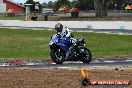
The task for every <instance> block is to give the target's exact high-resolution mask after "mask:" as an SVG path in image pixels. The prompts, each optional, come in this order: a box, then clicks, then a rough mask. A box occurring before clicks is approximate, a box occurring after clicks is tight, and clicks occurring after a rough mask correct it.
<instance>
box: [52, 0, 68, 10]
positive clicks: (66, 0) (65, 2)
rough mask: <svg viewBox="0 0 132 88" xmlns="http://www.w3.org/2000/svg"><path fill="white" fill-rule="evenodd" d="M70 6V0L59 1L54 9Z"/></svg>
mask: <svg viewBox="0 0 132 88" xmlns="http://www.w3.org/2000/svg"><path fill="white" fill-rule="evenodd" d="M69 4H70V1H69V0H57V1H55V3H54V8H55V9H57V10H58V9H59V8H60V7H62V6H64V5H69Z"/></svg>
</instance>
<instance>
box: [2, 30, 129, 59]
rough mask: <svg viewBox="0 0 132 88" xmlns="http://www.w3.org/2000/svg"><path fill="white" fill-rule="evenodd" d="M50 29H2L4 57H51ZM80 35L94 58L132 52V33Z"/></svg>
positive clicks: (75, 34) (86, 33) (77, 33)
mask: <svg viewBox="0 0 132 88" xmlns="http://www.w3.org/2000/svg"><path fill="white" fill-rule="evenodd" d="M53 34H55V32H54V31H48V30H26V29H0V59H1V60H3V59H4V60H5V59H6V60H8V59H44V58H50V55H49V52H50V50H49V46H48V43H49V41H50V37H51V36H52V35H53ZM73 35H74V36H75V37H77V38H79V37H84V38H85V40H86V42H87V43H86V47H87V48H89V49H90V50H91V51H92V54H93V57H107V56H108V57H109V56H122V55H132V35H112V34H103V33H102V34H98V33H88V32H84V33H83V32H74V33H73Z"/></svg>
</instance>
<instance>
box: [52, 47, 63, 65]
mask: <svg viewBox="0 0 132 88" xmlns="http://www.w3.org/2000/svg"><path fill="white" fill-rule="evenodd" d="M50 56H51V59H52V60H53V61H54V62H55V63H56V64H62V63H63V62H64V61H65V54H64V52H63V51H62V50H61V49H51V52H50Z"/></svg>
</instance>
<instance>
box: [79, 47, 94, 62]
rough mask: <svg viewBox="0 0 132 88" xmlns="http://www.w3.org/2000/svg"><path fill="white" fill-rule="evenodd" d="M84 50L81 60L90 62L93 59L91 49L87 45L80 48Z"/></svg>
mask: <svg viewBox="0 0 132 88" xmlns="http://www.w3.org/2000/svg"><path fill="white" fill-rule="evenodd" d="M81 49H82V50H83V53H82V58H81V61H82V62H83V63H89V62H91V60H92V54H91V51H90V50H89V49H87V48H85V47H81V48H80V50H81Z"/></svg>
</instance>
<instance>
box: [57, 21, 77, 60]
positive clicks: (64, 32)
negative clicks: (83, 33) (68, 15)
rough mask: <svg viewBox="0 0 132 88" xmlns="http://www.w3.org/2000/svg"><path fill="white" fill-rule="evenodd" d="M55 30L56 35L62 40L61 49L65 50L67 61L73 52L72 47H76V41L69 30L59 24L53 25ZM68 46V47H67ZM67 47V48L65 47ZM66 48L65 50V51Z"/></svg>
mask: <svg viewBox="0 0 132 88" xmlns="http://www.w3.org/2000/svg"><path fill="white" fill-rule="evenodd" d="M55 30H56V32H57V35H58V36H59V37H60V38H62V44H61V47H62V48H63V49H64V50H66V58H65V59H68V58H69V57H70V56H71V55H72V52H73V49H74V47H75V46H76V39H75V38H74V36H73V35H72V34H71V32H70V30H69V29H68V28H67V27H64V26H63V25H62V24H61V23H58V24H56V25H55ZM69 44H70V45H69ZM67 45H69V46H67ZM66 46H67V49H66Z"/></svg>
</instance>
